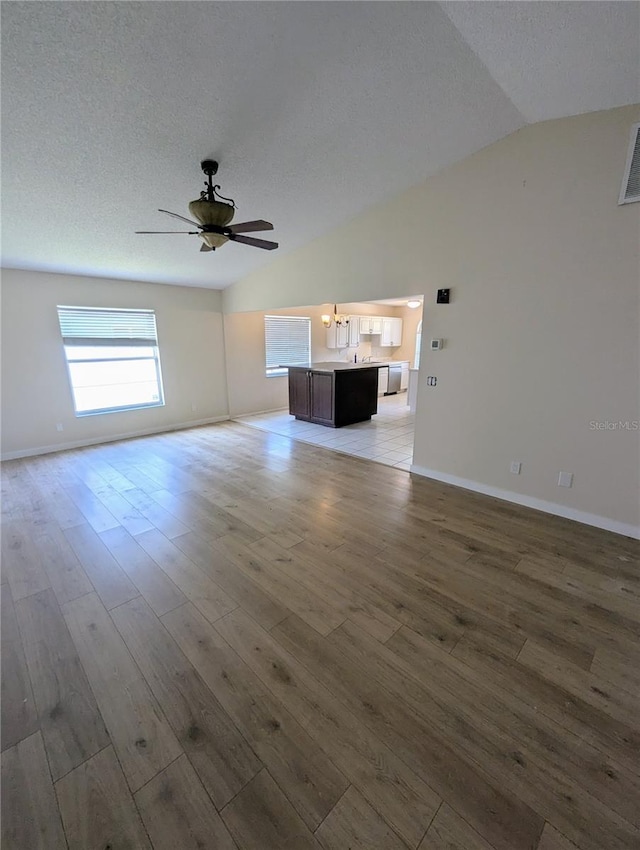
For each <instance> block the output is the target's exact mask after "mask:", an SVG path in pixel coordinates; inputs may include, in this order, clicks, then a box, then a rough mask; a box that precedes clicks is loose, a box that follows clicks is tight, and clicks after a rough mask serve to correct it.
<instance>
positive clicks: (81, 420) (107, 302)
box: [2, 270, 228, 456]
mask: <svg viewBox="0 0 640 850" xmlns="http://www.w3.org/2000/svg"><path fill="white" fill-rule="evenodd" d="M58 304H66V305H74V306H80V307H137V308H150V309H154V310H155V311H156V320H157V326H158V341H159V345H160V360H161V365H162V378H163V385H164V396H165V405H164V407H154V408H147V409H142V410H132V411H122V412H118V413H108V414H98V415H95V416H84V417H76V416H75V414H74V410H73V400H72V396H71V390H70V387H69V380H68V375H67V369H66V362H65V357H64V351H63V348H62V341H61V339H60V329H59V326H58V317H57V312H56V306H57V305H58ZM192 406H193V407H194V408H195V410H194V409H192ZM227 413H228V407H227V387H226V375H225V368H224V336H223V325H222V315H221V311H220V293H219V292H217V291H213V290H205V289H195V288H191V287H189V288H186V287H177V286H163V285H155V284H148V283H133V282H123V281H118V280H104V279H100V278H83V277H73V276H67V275H57V274H45V273H41V272H25V271H8V270H5V271H3V273H2V454H3V456H16V455H18V454H22V453H25V452H34V451H36V450H37V449H42V448H51V447H58V446H65V445H69V444H78V443H82V442H85V441H100V440H102V439H108V438H113V437H116V436H119V435H124V434H133V433H139V432H144V431H149V430H154V429H158V430H161V429H166V428H171V427H173V426H176V425H180V424H189V423H195V422H198V421H202V420H209V419H213V418H217V417H224V416H226V415H227ZM58 423H61V424H62V426H63V429H64V430H63V431H62V432H59V431H57V430H56V425H57V424H58Z"/></svg>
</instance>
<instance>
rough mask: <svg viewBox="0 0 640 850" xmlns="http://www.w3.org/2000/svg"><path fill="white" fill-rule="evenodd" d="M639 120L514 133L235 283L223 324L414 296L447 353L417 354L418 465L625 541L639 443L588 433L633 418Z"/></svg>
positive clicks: (632, 519) (594, 117) (597, 120)
mask: <svg viewBox="0 0 640 850" xmlns="http://www.w3.org/2000/svg"><path fill="white" fill-rule="evenodd" d="M638 119H639V115H638V108H637V107H625V108H621V109H615V110H610V111H607V112H600V113H592V114H589V115H583V116H578V117H574V118H568V119H562V120H558V121H550V122H545V123H541V124H537V125H533V126H530V127H527V128H525V129H523V130H521V131H519V132H517V133H515V134H513V135H512V136H510V137H508V138H506V139H503V140H502V141H500V142H497V143H496V144H494V145H491V146H490V147H488V148H485V149H484V150H483V151H480V152H479V153H478V154H475V155H474V156H472V157H469V158H468V159H466V160H464V161H463V162H461V163H459V164H457V165H456V166H454V167H452V168H450V169H447V170H446V171H444V172H442V173H441V174H439V175H436V176H435V177H432V178H430V179H429V180H427V181H426V182H425V183H423V184H421V185H419V186H417V187H415V188H413V189H412V190H410V191H408V192H406V193H404V194H402V195H400V196H399V197H397V198H395V199H393V200H392V201H390V202H388V203H386V204H382V205H378V206H376V207H374V208H373V209H371V210H370V211H368V212H367V213H366V214H364V215H361V216H359V217H357V218H356V219H354V220H353V221H351V222H349V223H347V224H346V225H342V226H341V227H340V229H339V230H336V231H334V232H333V233H330V234H328V235H326V236H324V237H322V238H320V239H318V240H316V241H315V242H313V243H311V244H309V245H307V246H305V247H304V248H301V249H300V250H297V251H295V252H293V253H291V254H288V255H285V256H283V257H281V258H279V259H276V260H275V261H274V262H272V263H271V264H270V265H268V266H267V267H266V268H264V269H263V270H262V271H259V272H256V273H254V274H252V275H250V276H249V277H247V278H246V279H244V280H242V281H240V282H238V283H237V284H235V285H234V286H232V287H230V288H229V289H228V290H226V291H225V293H224V296H223V301H224V306H225V312H233V311H240V310H264V309H274V308H275V307H285V306H286V307H288V306H293V305H296V304H304V303H309V302H313V301H315V302H317V301H318V300H320V298H322V300H326V301H333V300H336V301H342V302H344V301H350V300H361V299H370V298H374V299H378V298H388V297H391V296H394V295H402V294H404V293H406V292H424V293H425V339H427V338H428V337H431V336H436V337H443V338H445V340H446V347H445V349H444V350H443V351H441V352H429V351H428V347H427V346H426V345H425V346H423V360H422V364H421V366H422V375H423V376H426V375H427V374H431V375H436V376H437V377H438V385H437V387H435V388H428V387H426V386H425V385H424V381H423V380H421V385H420V389H419V397H418V410H417V417H416V444H415V454H414V464H415V466H416V467H417V468H418V469H420V470H421V471H422V472H428V473H429V474H432V475H435V476H441V477H444V478H447V477H453V478H454V479H455V480H460V479H462V480H464V481H466V482H472V483H471V486H475V487H478V488H479V489H485V490H486V489H489V490H492V491H494V492H496V491H497V492H501V491H504V493H503V494H506V495H509V494H510V495H509V497H510V498H512V499H514V500H517V501H523V502H525V503H526V502H529V503H531V504H540V506H541V507H544V508H546V509H549V510H552V511H555V512H558V513H563V514H565V515H576V516H579V517H581V518H582V519H584V520H586V521H590V522H593V523H594V524H600V525H605V526H608V527H611V528H615V529H617V530H620V531H623V532H627V533H631V532H632V531H633V526H637V524H638V521H639V516H640V500H639V483H640V482H639V472H638V470H639V468H640V446H639V439H638V437H639V434H638V432H637V431H635V432H634V431H625V430H592V427H591V425H590V423H591V422H606V421H609V422H617V421H619V420H622V421H624V420H629V421H634V420H636V421H637V420H639V419H640V409H639V383H640V381H639V376H640V357H639V340H640V322H639V290H640V277H639V259H640V258H639V251H638V246H639V235H640V204H630V205H627V206H622V207H620V206H618V205H617V198H618V193H619V190H620V183H621V179H622V173H623V168H624V164H625V158H626V152H627V145H628V140H629V130H630V127H631V124H632V123H633V122H634V121H638ZM440 287H450V288H451V289H452V293H453V298H452V303H451V304H450V305H448V306H442V305H440V306H436V305H435V293H436V290H437V289H438V288H440ZM512 460H519V461H521V462H522V464H523V467H522V474H521V475H520V476H514V475H511V474H510V473H509V463H510V461H512ZM560 470H564V471H569V472H573V473H574V485H573V487H572V488H571V489H565V488H558V487H557V484H556V482H557V477H558V472H559V471H560Z"/></svg>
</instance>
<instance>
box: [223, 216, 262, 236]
mask: <svg viewBox="0 0 640 850" xmlns="http://www.w3.org/2000/svg"><path fill="white" fill-rule="evenodd" d="M228 227H229V230H230V231H231V232H232V233H253V232H254V231H256V230H273V225H272V224H271V222H270V221H262V219H258V220H257V221H242V222H240V223H239V224H230V225H228Z"/></svg>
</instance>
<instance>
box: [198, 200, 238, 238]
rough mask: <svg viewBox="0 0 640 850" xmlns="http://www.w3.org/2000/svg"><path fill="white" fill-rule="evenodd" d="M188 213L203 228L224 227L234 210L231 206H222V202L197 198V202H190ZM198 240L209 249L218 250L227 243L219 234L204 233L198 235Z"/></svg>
mask: <svg viewBox="0 0 640 850" xmlns="http://www.w3.org/2000/svg"><path fill="white" fill-rule="evenodd" d="M189 212H190V213H191V215H192V216H193V217H194V218H195V219H196V220H197V221H199V222H200V224H202V225H203V226H204V227H205V228H206V227H207V226H213V227H226V226H227V225H228V224H229V222H230V221H231V219H232V218H233V215H234V213H235V209H234V207H232V206H231V204H224V203H222V201H207V200H205V199H202V198H198V200H196V201H191V203H190V204H189ZM200 238H201V239H202V240H203V242H205V243H206V244H207V245H208V246H209V247H210V248H219V247H220V246H221V245H224V243H225V242H228V241H229V240H228V238H227V237H226V236H223V235H222V234H221V233H207V232H206V231H204V232H203V233H201V234H200Z"/></svg>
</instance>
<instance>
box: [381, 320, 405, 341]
mask: <svg viewBox="0 0 640 850" xmlns="http://www.w3.org/2000/svg"><path fill="white" fill-rule="evenodd" d="M380 345H381V346H382V345H384V346H389V347H391V346H393V347H397V346H399V345H402V319H397V318H395V317H393V318H391V317H386V316H385V317H383V319H382V335H381V337H380Z"/></svg>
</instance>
